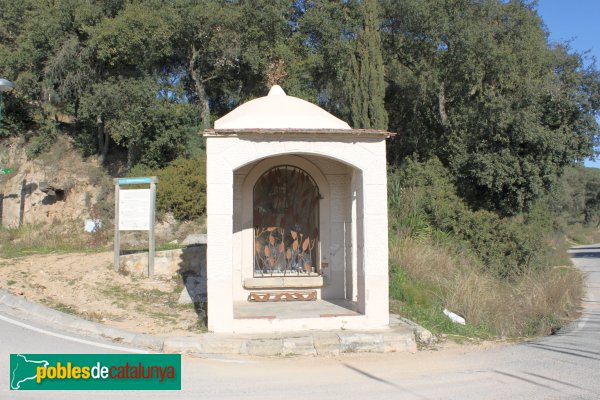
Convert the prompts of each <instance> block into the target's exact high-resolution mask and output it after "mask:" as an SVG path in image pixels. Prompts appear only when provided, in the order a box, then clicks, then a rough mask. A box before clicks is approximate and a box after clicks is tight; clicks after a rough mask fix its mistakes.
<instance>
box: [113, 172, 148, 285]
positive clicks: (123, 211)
mask: <svg viewBox="0 0 600 400" xmlns="http://www.w3.org/2000/svg"><path fill="white" fill-rule="evenodd" d="M114 182H115V238H114V240H115V270H116V271H118V270H119V267H120V262H119V256H120V254H121V235H120V231H148V237H149V239H148V271H147V272H148V277H150V276H152V275H154V253H155V239H154V214H155V212H154V210H155V204H156V184H157V183H158V179H157V178H156V177H155V176H151V177H145V178H118V179H115V180H114ZM140 184H150V189H128V190H121V186H124V185H140Z"/></svg>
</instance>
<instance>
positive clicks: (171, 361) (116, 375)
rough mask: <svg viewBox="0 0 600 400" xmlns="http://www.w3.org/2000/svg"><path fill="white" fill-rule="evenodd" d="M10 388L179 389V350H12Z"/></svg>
mask: <svg viewBox="0 0 600 400" xmlns="http://www.w3.org/2000/svg"><path fill="white" fill-rule="evenodd" d="M9 382H10V389H11V390H181V355H180V354H11V355H10V379H9Z"/></svg>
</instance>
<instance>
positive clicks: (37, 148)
mask: <svg viewBox="0 0 600 400" xmlns="http://www.w3.org/2000/svg"><path fill="white" fill-rule="evenodd" d="M55 141H56V136H55V135H54V134H52V133H50V132H47V133H46V134H40V135H37V136H34V137H32V138H31V139H29V142H28V143H27V147H26V148H25V154H26V155H27V159H28V160H34V159H36V158H38V157H39V156H41V155H42V154H44V153H45V152H46V151H48V150H50V148H51V147H52V145H53V144H54V142H55Z"/></svg>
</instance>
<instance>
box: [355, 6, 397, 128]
mask: <svg viewBox="0 0 600 400" xmlns="http://www.w3.org/2000/svg"><path fill="white" fill-rule="evenodd" d="M377 3H378V2H377V1H376V0H365V2H364V3H363V8H364V11H363V15H364V21H363V27H362V30H361V31H360V32H359V35H358V40H357V41H356V52H355V53H354V54H350V65H351V73H352V75H351V79H349V80H348V82H349V85H350V89H349V90H348V91H349V99H348V102H349V103H350V108H351V110H352V114H351V118H352V123H353V125H354V127H355V128H373V129H387V123H388V117H387V112H386V110H385V105H384V97H385V81H384V67H383V56H382V54H381V38H380V36H379V15H378V4H377Z"/></svg>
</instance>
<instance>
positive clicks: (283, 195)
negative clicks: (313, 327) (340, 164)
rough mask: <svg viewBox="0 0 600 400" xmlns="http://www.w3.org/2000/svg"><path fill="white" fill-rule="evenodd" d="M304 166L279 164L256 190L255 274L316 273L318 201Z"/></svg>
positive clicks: (317, 261)
mask: <svg viewBox="0 0 600 400" xmlns="http://www.w3.org/2000/svg"><path fill="white" fill-rule="evenodd" d="M320 199H321V195H320V193H319V188H318V186H317V184H316V183H315V181H314V179H313V178H312V177H311V176H310V175H309V174H308V173H307V172H306V171H304V170H303V169H301V168H298V167H296V166H292V165H279V166H276V167H273V168H271V169H269V170H268V171H266V172H265V173H263V174H262V175H261V176H260V178H258V180H257V181H256V183H255V185H254V189H253V224H254V276H255V277H262V276H288V275H289V276H315V275H319V274H320V273H321V267H320V263H319V259H320V257H319V248H320V246H319V200H320Z"/></svg>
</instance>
